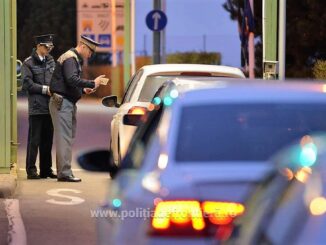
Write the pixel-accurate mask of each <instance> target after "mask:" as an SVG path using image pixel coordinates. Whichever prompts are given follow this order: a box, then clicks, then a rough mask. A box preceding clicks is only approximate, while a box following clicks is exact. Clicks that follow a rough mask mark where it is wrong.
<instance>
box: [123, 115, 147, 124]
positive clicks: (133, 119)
mask: <svg viewBox="0 0 326 245" xmlns="http://www.w3.org/2000/svg"><path fill="white" fill-rule="evenodd" d="M143 116H144V115H136V114H126V115H124V116H123V124H124V125H129V126H139V125H140V124H141V123H142V122H143V121H142V117H143Z"/></svg>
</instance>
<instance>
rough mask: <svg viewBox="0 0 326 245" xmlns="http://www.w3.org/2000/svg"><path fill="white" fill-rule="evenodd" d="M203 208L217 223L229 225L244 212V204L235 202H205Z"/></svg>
mask: <svg viewBox="0 0 326 245" xmlns="http://www.w3.org/2000/svg"><path fill="white" fill-rule="evenodd" d="M202 209H203V211H204V213H205V214H206V215H207V217H208V219H209V221H210V222H211V223H212V224H215V225H228V224H230V223H231V222H232V221H233V219H234V217H237V216H240V215H241V214H243V212H244V206H243V205H242V204H240V203H233V202H203V203H202Z"/></svg>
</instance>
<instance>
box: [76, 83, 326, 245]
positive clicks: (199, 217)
mask: <svg viewBox="0 0 326 245" xmlns="http://www.w3.org/2000/svg"><path fill="white" fill-rule="evenodd" d="M324 88H325V87H324V85H323V84H315V83H307V84H301V83H293V82H291V83H278V82H274V84H273V83H265V82H264V81H257V82H254V83H251V82H250V81H249V80H248V81H246V83H240V84H239V83H236V82H234V81H233V82H230V83H228V82H227V81H223V82H222V83H221V86H219V87H218V88H211V89H203V90H192V91H188V92H185V93H180V94H179V96H178V98H177V99H176V100H175V102H174V103H173V104H172V105H171V106H167V107H166V108H165V109H164V110H162V111H161V112H162V113H163V115H162V116H161V117H158V122H155V117H154V118H152V121H150V122H148V123H146V124H145V125H144V127H147V128H146V130H148V131H149V133H146V132H144V133H143V137H140V138H139V140H138V141H136V142H135V141H134V142H133V143H132V145H131V146H130V148H131V149H130V151H128V154H127V156H128V157H127V156H126V157H125V159H124V160H123V161H122V164H121V166H120V169H119V170H118V172H117V173H115V177H114V179H113V180H112V182H110V186H109V187H108V197H107V199H106V200H105V203H104V204H103V205H102V206H100V207H99V208H98V210H96V212H95V215H94V217H96V220H97V229H98V238H99V244H166V243H170V244H212V243H216V242H217V240H218V239H220V240H225V239H227V238H228V236H229V235H230V234H231V232H232V229H233V225H232V222H233V220H234V218H235V217H236V216H239V215H241V214H242V213H243V212H245V209H246V207H245V204H244V202H245V200H246V198H247V197H248V196H249V193H250V192H251V191H252V190H253V189H254V187H255V186H256V185H257V184H258V183H259V182H260V181H261V180H262V179H264V178H265V177H266V175H267V174H268V173H269V172H270V171H271V170H272V164H271V162H270V161H269V159H270V157H271V156H272V155H273V154H274V153H275V152H276V151H278V149H279V148H282V147H283V146H285V145H287V144H288V143H290V142H292V141H293V140H295V139H298V138H301V137H302V136H304V135H306V134H310V133H311V132H315V131H325V130H326V95H325V92H324V90H325V89H324ZM158 112H159V110H157V111H153V112H152V113H158ZM156 123H157V126H156V127H155V126H154V127H153V125H155V124H156ZM141 129H142V128H139V129H138V130H141ZM146 130H145V131H146ZM135 136H136V135H135ZM82 159H83V160H84V163H83V164H82V166H86V165H89V166H91V167H86V168H88V169H93V170H94V169H96V167H94V166H93V165H96V166H97V169H100V168H101V167H105V168H106V169H108V164H107V163H106V162H105V160H106V159H103V158H100V157H97V156H96V154H94V155H93V157H92V158H88V157H87V156H86V157H83V158H82ZM87 159H88V160H87Z"/></svg>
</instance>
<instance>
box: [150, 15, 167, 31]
mask: <svg viewBox="0 0 326 245" xmlns="http://www.w3.org/2000/svg"><path fill="white" fill-rule="evenodd" d="M167 22H168V18H167V17H166V15H165V13H164V12H163V11H161V10H152V11H151V12H149V13H148V14H147V16H146V25H147V27H148V28H149V29H150V30H152V31H162V30H163V29H164V27H165V26H166V24H167Z"/></svg>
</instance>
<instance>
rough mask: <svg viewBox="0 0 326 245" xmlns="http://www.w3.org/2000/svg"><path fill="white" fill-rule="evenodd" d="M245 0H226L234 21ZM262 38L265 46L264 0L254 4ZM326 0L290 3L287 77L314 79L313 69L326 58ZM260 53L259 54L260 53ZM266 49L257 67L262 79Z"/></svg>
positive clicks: (226, 5)
mask: <svg viewBox="0 0 326 245" xmlns="http://www.w3.org/2000/svg"><path fill="white" fill-rule="evenodd" d="M242 6H243V0H226V2H225V3H224V4H223V7H224V8H225V10H226V11H228V12H229V14H230V18H231V19H232V20H238V17H239V13H241V12H240V11H239V8H241V7H242ZM254 7H255V10H254V13H255V23H256V30H255V36H256V38H257V39H258V42H257V44H256V48H259V47H262V46H261V40H262V26H261V24H262V1H261V0H259V1H254ZM325 9H326V1H319V0H287V17H286V18H287V23H286V76H287V77H312V76H313V75H312V66H313V65H314V63H315V62H316V60H317V59H325V58H326V45H325V40H326V13H325V11H324V10H325ZM257 51H258V52H257ZM261 54H262V50H259V49H258V50H257V49H256V66H257V68H258V69H257V71H258V73H259V75H260V76H262V70H261V65H262V56H261Z"/></svg>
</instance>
